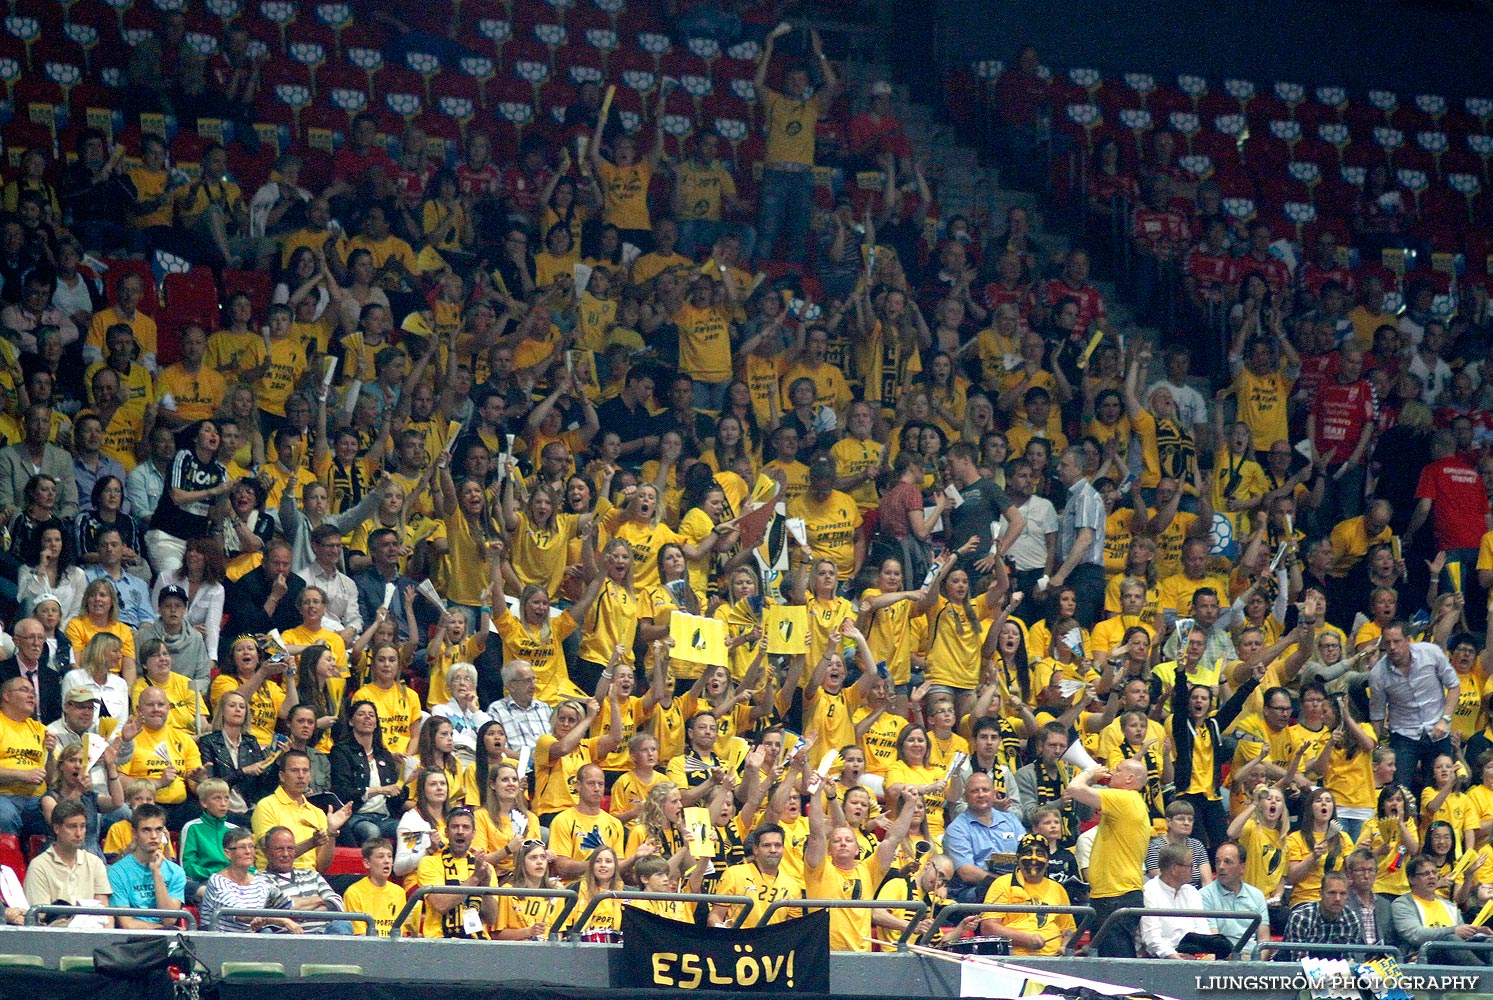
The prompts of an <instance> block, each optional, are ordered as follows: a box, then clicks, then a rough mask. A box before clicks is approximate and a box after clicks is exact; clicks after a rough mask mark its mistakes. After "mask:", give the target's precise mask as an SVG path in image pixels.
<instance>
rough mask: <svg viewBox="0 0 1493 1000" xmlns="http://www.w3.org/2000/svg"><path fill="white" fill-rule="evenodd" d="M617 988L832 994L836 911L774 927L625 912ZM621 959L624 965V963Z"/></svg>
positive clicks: (614, 976)
mask: <svg viewBox="0 0 1493 1000" xmlns="http://www.w3.org/2000/svg"><path fill="white" fill-rule="evenodd" d="M612 957H613V961H612V963H611V980H612V988H613V989H658V988H661V987H663V988H667V987H672V988H675V989H684V990H720V991H722V992H728V993H805V992H807V993H828V992H829V911H828V910H820V911H818V912H816V913H811V914H809V915H808V916H806V917H800V918H798V919H797V920H788V921H785V922H784V923H781V924H773V925H771V926H769V927H752V928H740V929H735V930H733V929H730V928H726V927H700V926H698V925H696V924H686V923H681V922H680V921H678V920H669V919H668V918H666V917H660V916H657V915H655V914H652V913H648V912H647V911H645V910H639V909H638V908H637V907H635V906H627V907H623V909H622V953H621V954H620V955H614V956H612ZM619 958H620V961H617V959H619Z"/></svg>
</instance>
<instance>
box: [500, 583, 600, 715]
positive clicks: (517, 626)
mask: <svg viewBox="0 0 1493 1000" xmlns="http://www.w3.org/2000/svg"><path fill="white" fill-rule="evenodd" d="M493 611H494V612H495V613H497V614H498V617H497V618H495V619H493V626H494V627H495V628H496V629H497V630H498V635H499V636H500V637H501V638H502V640H503V655H504V657H505V658H506V659H518V660H527V661H528V662H529V663H532V664H533V665H534V680H535V693H534V697H535V698H537V699H539V700H540V701H543V702H546V703H547V704H551V705H553V704H555V703H556V702H558V701H560V700H562V699H565V698H585V697H587V695H585V694H583V693H582V692H581V689H580V688H578V687H576V686H575V685H574V684H572V683H571V682H570V673H569V671H568V670H567V668H566V666H565V651H564V650H563V649H562V648H561V644H562V643H563V642H564V641H565V640H566V638H568V637H569V636H570V633H572V632H574V631H575V630H576V621H575V619H574V618H572V617H571V615H570V612H569V611H562V612H560V614H559V616H557V617H555V618H551V619H550V620H549V622H548V624H547V625H540V626H538V627H536V628H530V627H529V626H527V625H525V624H524V623H523V622H522V621H520V620H519V617H518V616H517V615H515V614H512V613H511V612H509V611H508V610H507V608H506V607H505V608H503V609H502V610H501V611H500V610H499V609H498V608H494V609H493ZM608 658H610V657H608ZM602 662H606V661H605V660H603V661H602Z"/></svg>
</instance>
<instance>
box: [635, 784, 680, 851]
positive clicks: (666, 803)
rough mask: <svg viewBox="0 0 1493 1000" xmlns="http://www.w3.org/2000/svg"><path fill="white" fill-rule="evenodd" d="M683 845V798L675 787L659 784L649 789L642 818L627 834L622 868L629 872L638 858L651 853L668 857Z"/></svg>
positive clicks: (676, 786)
mask: <svg viewBox="0 0 1493 1000" xmlns="http://www.w3.org/2000/svg"><path fill="white" fill-rule="evenodd" d="M683 846H684V799H683V797H682V796H681V795H680V793H679V786H678V785H676V784H675V783H674V782H672V781H660V782H659V783H658V784H656V785H654V786H653V787H652V788H650V789H648V796H647V798H645V799H644V800H643V815H642V818H641V819H639V820H638V822H636V823H634V824H633V826H632V829H631V830H629V831H628V832H627V847H626V851H627V857H626V859H625V860H624V861H623V862H622V867H623V868H624V869H625V870H631V869H632V866H633V864H634V863H636V862H637V860H638V858H639V857H647V856H648V855H650V854H658V855H661V856H663V857H666V858H667V857H670V856H672V855H673V854H674V853H675V852H676V851H678V850H679V849H680V848H681V847H683Z"/></svg>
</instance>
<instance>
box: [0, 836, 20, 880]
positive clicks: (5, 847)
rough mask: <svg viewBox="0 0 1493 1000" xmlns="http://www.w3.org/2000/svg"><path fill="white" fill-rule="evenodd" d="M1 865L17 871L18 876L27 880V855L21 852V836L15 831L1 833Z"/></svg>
mask: <svg viewBox="0 0 1493 1000" xmlns="http://www.w3.org/2000/svg"><path fill="white" fill-rule="evenodd" d="M0 865H5V866H6V867H8V868H9V869H10V870H11V871H13V872H15V873H16V878H18V879H20V880H21V881H23V882H24V881H25V880H26V855H24V854H22V853H21V838H20V837H17V836H16V835H15V834H13V833H0Z"/></svg>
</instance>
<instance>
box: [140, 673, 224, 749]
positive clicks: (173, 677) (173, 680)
mask: <svg viewBox="0 0 1493 1000" xmlns="http://www.w3.org/2000/svg"><path fill="white" fill-rule="evenodd" d="M149 683H150V682H149V680H148V679H147V678H146V676H145V674H144V673H143V672H142V673H141V674H140V675H139V676H137V677H136V678H135V683H134V684H133V685H132V686H131V687H130V704H131V705H132V706H134V707H135V708H139V706H140V693H141V692H142V691H144V690H145V688H146V685H147V684H149ZM156 686H158V687H160V688H161V689H162V690H163V691H165V692H166V697H167V698H168V699H170V702H171V711H170V713H169V714H167V716H166V725H168V726H170V727H172V728H174V729H179V730H181V731H182V732H183V733H185V734H186V735H188V736H190V737H193V738H195V737H196V736H197V723H198V720H201V721H202V723H203V725H204V727H205V726H206V724H207V723H208V722H209V721H211V719H212V716H211V714H210V713H209V712H208V710H207V705H206V704H204V703H203V701H202V696H201V695H200V694H198V693H197V692H196V691H193V690H192V682H191V681H190V680H188V679H187V678H185V677H183V676H182V675H181V674H178V673H172V674H170V675H169V676H167V678H166V683H165V684H160V685H156Z"/></svg>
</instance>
